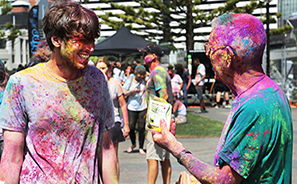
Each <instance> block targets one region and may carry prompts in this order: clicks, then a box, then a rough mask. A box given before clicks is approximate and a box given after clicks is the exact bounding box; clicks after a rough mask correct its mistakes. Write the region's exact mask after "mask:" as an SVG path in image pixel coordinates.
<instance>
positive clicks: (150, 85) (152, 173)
mask: <svg viewBox="0 0 297 184" xmlns="http://www.w3.org/2000/svg"><path fill="white" fill-rule="evenodd" d="M142 52H144V53H143V58H144V62H145V64H146V65H147V66H148V67H149V68H150V70H151V72H150V76H149V79H148V81H147V88H146V89H147V92H148V94H153V95H155V96H157V97H159V98H163V99H165V100H167V101H168V102H169V103H170V104H171V105H173V94H172V88H171V81H170V76H169V75H168V73H167V72H166V70H165V69H164V68H163V67H162V66H161V65H160V58H161V56H162V55H163V54H162V50H161V49H160V47H159V46H157V45H155V44H149V45H147V46H146V47H145V48H143V49H142ZM169 156H170V155H169V152H167V151H166V150H164V149H162V148H160V147H159V146H157V145H156V144H155V143H154V141H153V138H152V133H151V132H150V131H149V132H148V134H147V152H146V159H147V162H148V184H154V183H155V182H156V179H157V176H158V162H160V164H161V168H162V178H163V183H166V184H169V183H170V177H171V164H170V159H169Z"/></svg>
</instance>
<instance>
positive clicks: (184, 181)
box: [176, 171, 200, 184]
mask: <svg viewBox="0 0 297 184" xmlns="http://www.w3.org/2000/svg"><path fill="white" fill-rule="evenodd" d="M176 183H178V184H199V183H200V182H199V181H198V180H197V179H196V178H195V177H194V176H193V175H189V174H187V173H186V171H183V172H181V173H180V175H179V179H178V181H177V182H176Z"/></svg>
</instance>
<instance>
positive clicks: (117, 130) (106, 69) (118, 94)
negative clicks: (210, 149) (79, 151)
mask: <svg viewBox="0 0 297 184" xmlns="http://www.w3.org/2000/svg"><path fill="white" fill-rule="evenodd" d="M96 67H97V68H99V69H100V70H101V71H102V72H103V73H105V75H106V77H107V79H108V84H109V93H110V96H111V99H112V101H113V106H114V122H115V126H114V127H113V128H112V129H111V130H110V135H111V139H112V142H113V145H114V148H115V150H116V159H117V167H116V171H117V176H118V178H120V165H119V157H118V150H119V143H120V142H123V141H125V138H126V137H127V136H128V135H129V132H130V128H129V120H128V111H127V104H126V101H125V96H124V89H123V88H122V85H121V83H120V81H119V80H117V79H115V78H113V77H111V76H110V73H111V65H110V63H109V61H108V60H107V59H106V58H104V57H100V58H99V59H98V60H97V62H96ZM119 108H121V112H122V116H123V121H124V125H123V132H122V118H121V116H120V112H119Z"/></svg>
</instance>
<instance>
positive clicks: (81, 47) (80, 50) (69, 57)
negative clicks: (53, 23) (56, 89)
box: [60, 35, 95, 69]
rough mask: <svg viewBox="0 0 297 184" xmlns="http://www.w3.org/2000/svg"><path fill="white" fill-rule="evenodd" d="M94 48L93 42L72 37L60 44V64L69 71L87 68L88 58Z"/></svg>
mask: <svg viewBox="0 0 297 184" xmlns="http://www.w3.org/2000/svg"><path fill="white" fill-rule="evenodd" d="M94 48H95V43H94V40H89V39H87V38H85V37H84V36H82V35H79V36H72V38H70V39H68V40H65V41H62V43H61V50H60V55H61V58H62V60H63V63H62V64H63V65H64V66H65V67H68V68H70V69H84V68H86V67H87V66H88V61H89V57H90V54H91V53H92V52H93V51H94Z"/></svg>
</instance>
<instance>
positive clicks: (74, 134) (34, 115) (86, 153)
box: [0, 1, 118, 184]
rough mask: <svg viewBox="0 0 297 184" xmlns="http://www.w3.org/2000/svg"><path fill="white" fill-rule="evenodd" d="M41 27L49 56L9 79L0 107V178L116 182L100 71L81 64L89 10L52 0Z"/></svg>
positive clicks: (95, 33)
mask: <svg viewBox="0 0 297 184" xmlns="http://www.w3.org/2000/svg"><path fill="white" fill-rule="evenodd" d="M42 25H43V31H44V33H45V35H46V40H47V43H48V45H49V47H50V49H51V50H52V56H51V59H50V60H49V61H48V62H46V63H39V64H37V65H35V66H33V67H29V68H27V69H25V70H22V71H20V72H18V73H15V74H14V75H12V76H10V78H9V81H8V83H7V85H6V88H5V92H4V96H3V103H2V104H1V113H0V123H1V127H2V130H3V139H4V149H3V153H2V158H1V163H0V171H1V172H0V181H1V183H10V184H14V183H101V181H102V183H118V178H117V175H116V153H115V149H114V146H113V144H112V141H111V137H110V129H111V128H112V127H113V126H114V115H113V105H112V101H111V99H110V95H109V92H108V81H107V79H106V77H105V75H104V74H103V73H102V72H101V71H100V70H98V69H97V68H96V67H94V66H90V65H88V60H89V57H90V54H91V53H92V52H93V51H94V48H95V43H94V40H95V39H96V38H98V37H99V36H100V23H99V20H98V17H97V15H96V14H95V13H94V12H93V11H92V10H89V9H87V8H84V7H83V6H81V5H80V4H79V3H77V2H74V1H59V2H58V1H57V2H56V3H55V4H53V5H52V6H51V7H50V8H49V9H48V10H47V12H46V13H45V15H44V18H43V24H42Z"/></svg>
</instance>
